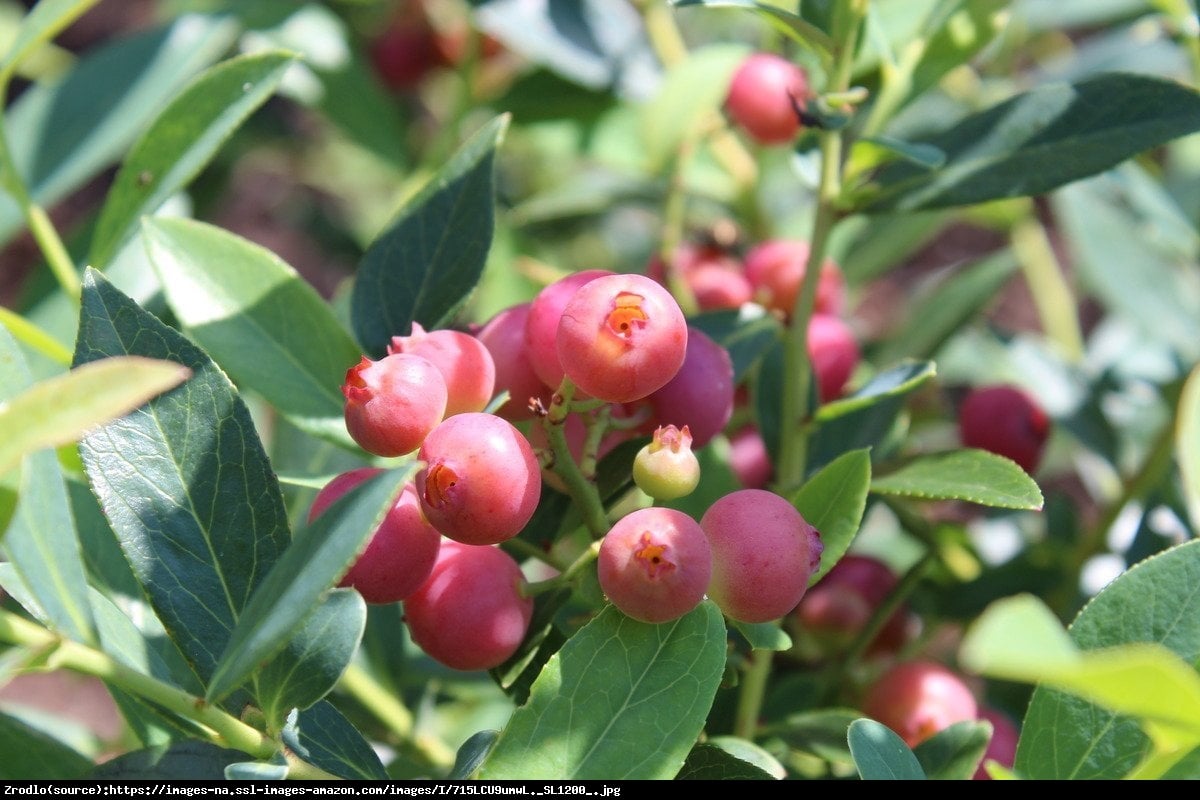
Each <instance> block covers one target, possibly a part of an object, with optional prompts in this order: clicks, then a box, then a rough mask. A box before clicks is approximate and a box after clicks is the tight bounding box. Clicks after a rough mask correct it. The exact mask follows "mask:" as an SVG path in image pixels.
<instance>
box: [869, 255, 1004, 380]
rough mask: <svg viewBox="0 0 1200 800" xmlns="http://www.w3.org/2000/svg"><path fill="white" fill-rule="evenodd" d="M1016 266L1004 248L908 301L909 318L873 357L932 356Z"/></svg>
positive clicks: (887, 359)
mask: <svg viewBox="0 0 1200 800" xmlns="http://www.w3.org/2000/svg"><path fill="white" fill-rule="evenodd" d="M1016 267H1017V259H1016V257H1015V256H1014V255H1013V254H1012V251H1011V250H1002V251H1000V252H999V253H996V254H994V255H991V256H988V257H987V258H984V259H982V260H980V261H977V262H975V263H974V264H968V265H964V266H962V267H959V268H956V269H955V271H954V273H953V274H952V275H950V276H948V277H946V278H945V279H944V280H942V281H940V282H939V283H938V285H937V286H936V287H935V288H934V289H933V290H932V291H929V292H926V293H919V294H917V295H916V296H915V297H914V298H913V299H912V302H911V303H909V306H908V308H909V313H908V319H907V320H906V321H905V323H904V324H903V326H902V327H901V328H900V330H899V331H896V332H895V333H891V334H889V335H888V338H887V341H886V342H885V343H884V344H883V346H882V347H881V348H880V350H879V352H878V353H877V354H876V355H875V356H874V358H875V359H876V360H878V361H879V362H880V363H882V364H890V363H892V362H894V361H897V360H898V359H900V358H903V357H905V356H911V357H913V358H933V356H935V355H936V354H937V351H938V350H939V349H940V348H941V346H942V345H943V344H945V343H946V342H947V341H948V340H949V339H950V337H951V336H953V335H954V334H955V333H956V332H958V330H959V329H960V328H962V326H963V325H964V324H966V323H967V321H968V320H971V319H974V318H975V317H976V315H978V314H979V313H980V312H981V311H982V310H983V309H984V308H985V307H986V306H987V305H988V304H990V303H991V302H992V301H994V300H995V299H996V296H997V295H998V294H999V292H1000V288H1001V287H1002V286H1003V285H1004V284H1005V283H1007V282H1008V280H1009V278H1011V277H1012V274H1013V272H1014V271H1015V270H1016Z"/></svg>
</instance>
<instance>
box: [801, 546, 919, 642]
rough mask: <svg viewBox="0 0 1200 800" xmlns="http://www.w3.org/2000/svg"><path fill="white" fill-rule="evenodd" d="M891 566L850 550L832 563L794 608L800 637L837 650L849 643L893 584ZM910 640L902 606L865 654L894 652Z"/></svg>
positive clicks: (891, 590) (891, 589)
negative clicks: (810, 638) (809, 638)
mask: <svg viewBox="0 0 1200 800" xmlns="http://www.w3.org/2000/svg"><path fill="white" fill-rule="evenodd" d="M897 583H898V580H897V578H896V573H894V572H892V569H891V567H889V566H888V565H887V564H884V563H883V562H882V561H880V560H879V559H876V558H872V557H870V556H862V555H856V554H853V553H851V554H849V555H846V556H843V557H842V558H841V560H839V561H838V562H837V564H835V565H834V566H833V569H831V570H829V572H828V573H827V574H826V575H825V577H823V578H821V580H820V581H818V582H817V583H816V584H815V585H814V586H813V587H812V588H810V589H809V590H808V592H807V593H806V594H805V595H804V599H803V600H801V601H800V605H799V606H798V607H797V608H796V612H795V614H794V615H793V620H794V622H795V623H796V628H797V630H798V632H799V633H800V635H803V636H806V637H812V638H813V639H814V640H815V641H816V642H817V643H818V644H820V645H824V646H827V647H832V648H834V649H840V648H842V647H845V646H847V645H849V644H850V642H851V641H852V640H853V639H854V637H855V636H857V635H858V633H859V632H860V631H861V630H862V629H863V628H864V627H865V626H866V624H867V622H868V621H869V620H870V619H871V615H872V614H874V612H875V609H877V608H879V606H881V605H882V604H883V602H884V601H885V600H886V599H887V597H888V595H890V594H891V593H892V592H893V591H894V590H895V588H896V584H897ZM907 638H908V614H907V611H906V610H905V609H904V608H903V607H901V608H898V609H897V610H896V611H895V613H893V614H892V615H891V616H890V617H888V621H887V622H886V623H884V626H883V628H882V629H881V630H880V631H879V634H878V635H877V636H876V637H875V639H874V640H873V641H872V642H871V644H870V647H869V649H868V653H871V654H878V653H894V652H896V651H897V650H899V649H900V648H901V647H902V646H903V645H904V642H905V640H906V639H907Z"/></svg>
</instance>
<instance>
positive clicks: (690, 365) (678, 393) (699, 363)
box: [646, 327, 734, 449]
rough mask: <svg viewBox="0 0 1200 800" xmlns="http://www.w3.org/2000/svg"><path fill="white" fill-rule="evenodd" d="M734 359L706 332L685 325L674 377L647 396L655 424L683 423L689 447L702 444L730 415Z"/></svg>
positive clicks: (721, 428) (714, 433)
mask: <svg viewBox="0 0 1200 800" xmlns="http://www.w3.org/2000/svg"><path fill="white" fill-rule="evenodd" d="M733 395H734V386H733V360H732V359H731V358H730V357H729V351H728V350H726V349H725V348H724V347H722V346H721V345H719V344H717V343H716V342H714V341H713V340H712V339H711V338H709V337H708V335H706V334H705V333H703V332H701V331H699V330H696V329H695V328H692V327H689V328H688V340H687V351H686V352H685V353H684V357H683V363H682V364H681V365H680V367H679V371H678V372H676V373H675V377H673V378H671V380H670V381H668V382H667V384H666V385H665V386H663V387H662V388H661V389H658V390H656V391H655V392H654V393H652V394H651V395H650V396H649V397H648V398H646V399H647V400H648V401H649V402H650V407H651V409H652V411H653V414H652V419H653V420H654V422H655V423H657V424H658V425H667V424H673V425H686V426H687V427H688V429H689V430H690V431H691V434H692V446H693V447H695V448H697V449H698V448H701V447H704V445H706V444H708V443H709V442H710V441H711V440H712V438H713V437H714V436H716V435H717V434H718V433H720V432H721V431H723V430H724V429H725V425H726V423H728V422H729V418H730V417H731V416H733Z"/></svg>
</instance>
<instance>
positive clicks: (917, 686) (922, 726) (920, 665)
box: [862, 661, 977, 747]
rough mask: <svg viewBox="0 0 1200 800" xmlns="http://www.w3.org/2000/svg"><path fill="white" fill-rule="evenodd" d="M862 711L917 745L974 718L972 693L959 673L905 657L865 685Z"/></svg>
mask: <svg viewBox="0 0 1200 800" xmlns="http://www.w3.org/2000/svg"><path fill="white" fill-rule="evenodd" d="M862 710H863V713H864V714H866V715H867V716H869V717H871V718H872V719H874V720H876V721H878V722H882V723H883V724H884V725H887V726H888V727H889V728H891V729H892V730H893V731H895V732H896V734H897V735H899V736H900V738H901V739H903V740H904V742H905V743H906V744H907V745H908V746H909V747H916V746H917V745H918V744H920V743H921V742H923V741H925V740H926V739H928V738H929V737H931V736H933V735H934V734H935V733H937V732H938V731H940V730H943V729H945V728H948V727H949V726H951V725H953V724H954V723H956V722H963V721H966V720H972V719H975V715H976V712H977V706H976V703H975V696H974V695H973V694H971V690H970V689H968V688H967V685H966V684H965V683H963V681H962V679H961V678H960V677H958V675H956V674H954V673H953V672H951V671H950V670H949V669H947V668H946V667H943V666H942V665H941V664H938V663H936V662H933V661H906V662H903V663H901V664H897V665H895V666H894V667H892V668H891V669H889V670H888V671H887V672H885V673H883V675H881V676H880V677H879V678H878V679H877V680H876V681H875V682H874V683H873V684H871V686H870V687H869V688H868V689H867V693H866V695H865V696H864V697H863V702H862Z"/></svg>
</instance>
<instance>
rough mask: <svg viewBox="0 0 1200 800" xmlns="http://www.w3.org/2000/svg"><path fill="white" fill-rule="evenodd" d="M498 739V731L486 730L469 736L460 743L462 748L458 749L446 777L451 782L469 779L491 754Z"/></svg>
mask: <svg viewBox="0 0 1200 800" xmlns="http://www.w3.org/2000/svg"><path fill="white" fill-rule="evenodd" d="M499 738H500V731H493V730H487V731H479V732H478V733H473V734H471V736H470V738H468V739H467V740H466V741H465V742H463V743H462V747H460V748H458V752H457V753H456V754H455V756H454V767H453V768H452V769H451V770H450V774H449V775H448V776H446V777H447V778H449V779H450V780H452V781H454V780H460V781H461V780H466V779H467V778H470V777H471V774H472V773H474V772H475V770H477V769H479V765H480V764H482V763H483V760H484V759H485V758H487V755H488V753H490V752H492V748H493V747H495V745H496V740H497V739H499Z"/></svg>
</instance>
